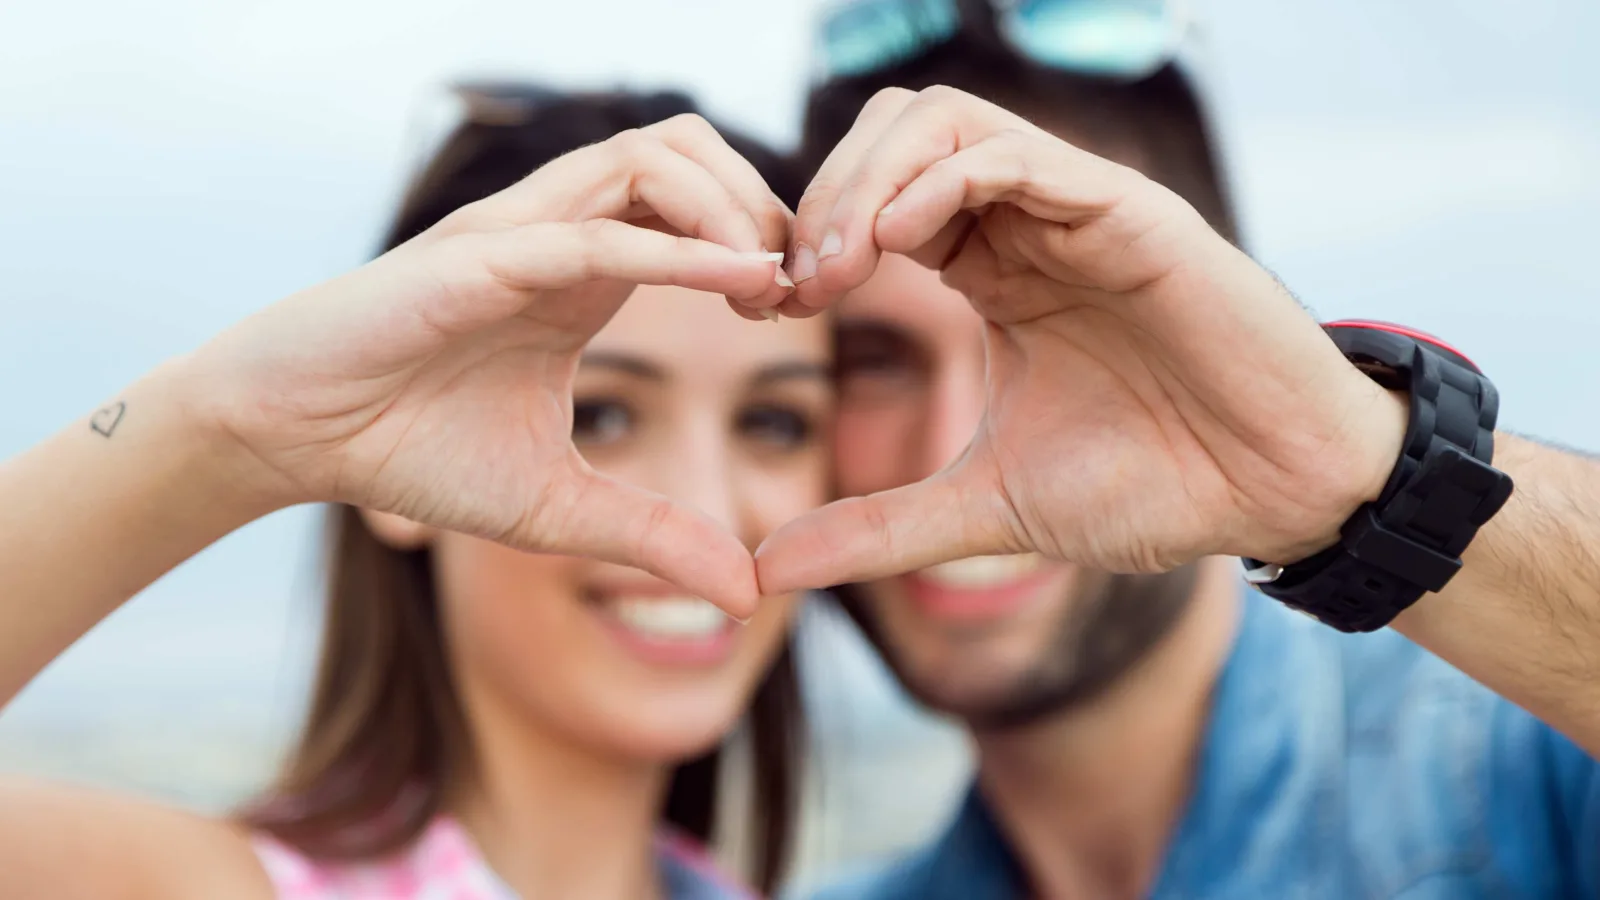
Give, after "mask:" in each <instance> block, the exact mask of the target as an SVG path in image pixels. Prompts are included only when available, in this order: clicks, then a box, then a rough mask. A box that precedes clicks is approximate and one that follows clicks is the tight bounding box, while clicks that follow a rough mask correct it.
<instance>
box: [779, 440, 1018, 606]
mask: <svg viewBox="0 0 1600 900" xmlns="http://www.w3.org/2000/svg"><path fill="white" fill-rule="evenodd" d="M1005 509H1006V506H1005V505H1004V503H1003V501H1002V498H1001V495H1000V493H999V491H997V490H995V489H994V488H993V486H992V485H991V484H989V483H987V480H985V479H980V478H978V477H976V476H975V475H974V474H973V469H972V467H971V466H970V465H961V466H958V467H956V468H953V469H947V470H945V471H944V472H941V473H940V474H938V475H935V476H933V477H932V478H929V479H928V480H926V481H920V482H917V483H916V484H910V485H906V486H905V487H900V488H895V489H894V490H891V491H884V492H882V493H878V494H870V495H868V496H865V497H853V498H851V499H848V500H839V501H836V502H833V503H830V504H828V505H827V506H824V507H822V508H821V509H817V510H813V511H812V512H810V513H807V514H806V515H804V516H801V517H800V518H798V519H795V520H794V521H792V522H789V523H788V524H786V525H784V526H783V527H782V528H779V529H778V530H777V531H775V532H773V533H772V534H771V535H770V536H769V537H768V538H767V539H766V541H764V542H763V543H762V544H761V546H760V547H759V548H758V549H757V550H756V554H755V558H756V577H757V580H758V581H759V582H760V585H761V590H762V592H763V593H764V594H783V593H789V592H791V591H796V590H803V589H807V588H822V587H830V586H832V585H836V584H846V583H849V582H853V581H868V580H871V579H874V578H883V577H886V576H889V575H898V574H900V573H902V572H910V571H914V570H916V569H922V568H926V567H928V566H931V565H935V564H937V563H942V562H948V561H950V560H952V559H964V558H966V557H969V556H987V555H991V554H1003V553H1015V552H1018V551H1020V550H1022V549H1025V548H1023V547H1020V546H1018V542H1017V540H1016V539H1015V538H1012V537H1010V535H1012V534H1014V533H1015V529H1012V528H1008V527H1006V525H1005V523H1006V522H1007V521H1008V520H1009V517H1008V515H1007V514H1006V513H1005Z"/></svg>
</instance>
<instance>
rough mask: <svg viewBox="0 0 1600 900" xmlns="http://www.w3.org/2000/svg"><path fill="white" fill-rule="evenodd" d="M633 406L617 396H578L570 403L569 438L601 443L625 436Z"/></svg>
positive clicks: (587, 443) (581, 441) (609, 442)
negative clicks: (597, 398) (570, 425)
mask: <svg viewBox="0 0 1600 900" xmlns="http://www.w3.org/2000/svg"><path fill="white" fill-rule="evenodd" d="M633 425H634V416H633V410H631V409H629V408H628V406H627V404H625V403H623V402H622V401H620V400H579V401H576V402H574V403H573V404H572V442H573V443H574V444H578V445H580V446H581V445H587V446H591V447H594V446H604V445H606V444H613V443H616V442H617V441H620V440H622V439H623V438H624V437H627V435H628V432H629V431H630V430H631V429H632V428H633Z"/></svg>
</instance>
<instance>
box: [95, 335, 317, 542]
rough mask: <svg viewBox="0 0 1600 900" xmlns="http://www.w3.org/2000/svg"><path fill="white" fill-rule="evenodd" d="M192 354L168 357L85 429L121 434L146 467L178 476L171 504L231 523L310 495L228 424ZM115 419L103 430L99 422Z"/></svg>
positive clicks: (99, 433)
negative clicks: (194, 506)
mask: <svg viewBox="0 0 1600 900" xmlns="http://www.w3.org/2000/svg"><path fill="white" fill-rule="evenodd" d="M191 359H192V358H191V357H188V356H182V357H177V358H174V359H171V360H168V361H167V362H165V363H163V364H162V365H161V366H159V367H157V368H156V369H154V370H153V371H151V372H150V373H149V374H147V375H146V376H145V377H144V378H142V379H140V380H139V381H137V382H135V383H134V384H133V385H132V386H130V387H129V388H128V390H127V391H126V392H125V394H124V395H122V396H119V397H117V398H115V399H113V400H112V401H111V402H110V403H109V404H108V405H107V406H105V407H102V408H101V409H100V410H98V411H97V412H96V413H95V414H94V415H93V416H91V418H90V422H89V431H90V433H91V436H93V437H97V438H102V439H104V440H107V441H110V442H113V443H114V442H117V441H119V440H122V441H125V442H126V444H127V449H128V452H129V454H130V455H134V456H139V457H143V458H144V464H145V465H147V469H146V471H148V472H149V473H150V474H152V475H155V476H157V477H158V478H159V477H160V476H161V475H163V474H165V475H168V476H172V477H175V478H176V479H177V481H176V483H174V484H172V485H170V486H168V488H167V489H168V490H170V491H171V492H172V498H171V499H172V502H173V503H175V504H178V505H187V504H189V503H191V502H197V503H202V504H203V505H204V506H205V507H207V509H208V518H215V519H218V520H223V521H225V520H234V521H233V523H232V524H233V527H238V526H240V525H244V524H246V523H248V522H250V521H253V520H254V519H257V518H260V517H262V516H265V515H267V514H269V513H272V512H275V511H277V510H279V509H283V508H285V507H289V506H293V505H295V504H297V503H302V502H306V501H308V500H310V499H312V498H310V497H304V496H301V492H300V491H298V490H297V487H296V485H295V484H294V482H293V481H292V480H291V479H289V478H287V477H286V476H285V475H283V474H282V473H281V472H279V471H277V470H276V469H273V468H272V467H271V466H270V465H268V464H267V463H266V462H265V461H263V460H262V459H261V458H260V457H259V456H257V455H256V454H255V453H254V452H253V451H251V449H250V447H249V446H248V444H246V443H245V442H244V441H243V440H241V439H240V438H239V437H238V435H236V434H235V433H234V432H233V431H232V430H231V429H230V428H229V427H228V425H227V420H226V418H225V417H223V416H221V415H219V414H218V412H219V410H220V409H221V406H222V404H221V403H219V402H218V401H217V399H216V397H215V396H214V395H213V393H212V392H213V391H215V390H216V388H217V385H216V384H215V383H214V379H211V378H209V377H208V376H206V375H205V374H203V373H200V372H198V371H195V370H194V369H193V367H192V366H191ZM116 420H121V421H119V422H117V425H116V427H115V429H114V430H113V431H112V433H111V434H106V433H105V431H104V428H103V426H104V425H106V424H108V423H110V422H112V421H116ZM137 464H139V463H136V465H137ZM158 490H160V488H158Z"/></svg>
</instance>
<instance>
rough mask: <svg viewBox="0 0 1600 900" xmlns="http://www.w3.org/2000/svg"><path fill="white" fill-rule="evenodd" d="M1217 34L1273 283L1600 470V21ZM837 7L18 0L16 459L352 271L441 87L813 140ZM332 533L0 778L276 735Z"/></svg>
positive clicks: (16, 720) (78, 689) (2, 750)
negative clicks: (1446, 376) (127, 387)
mask: <svg viewBox="0 0 1600 900" xmlns="http://www.w3.org/2000/svg"><path fill="white" fill-rule="evenodd" d="M1198 6H1199V8H1200V10H1201V12H1202V15H1203V16H1204V17H1205V19H1206V29H1205V33H1206V39H1207V45H1208V48H1209V57H1210V59H1211V61H1212V65H1211V67H1210V69H1209V72H1208V77H1209V82H1210V84H1211V85H1212V87H1213V88H1214V92H1213V96H1214V102H1215V105H1216V107H1217V109H1219V110H1220V111H1221V113H1222V122H1223V128H1224V133H1225V137H1226V143H1227V146H1228V148H1229V150H1230V162H1231V164H1232V165H1231V169H1232V175H1233V178H1234V180H1235V185H1236V187H1237V189H1238V192H1239V195H1240V198H1241V205H1242V208H1243V213H1244V218H1245V223H1246V230H1247V235H1248V239H1249V243H1250V246H1251V249H1252V250H1253V251H1254V252H1255V253H1256V255H1257V256H1258V257H1259V258H1260V259H1262V260H1263V262H1264V263H1265V264H1267V265H1268V266H1269V267H1271V268H1272V269H1273V270H1274V271H1276V272H1277V273H1278V274H1279V275H1280V276H1281V277H1282V278H1283V279H1284V280H1285V281H1286V282H1287V283H1288V284H1290V285H1291V286H1292V287H1293V288H1294V289H1295V290H1296V291H1297V293H1299V294H1300V296H1301V297H1302V299H1304V300H1305V301H1306V302H1307V303H1309V304H1311V305H1312V306H1313V307H1315V308H1316V309H1317V311H1318V312H1319V313H1320V314H1321V315H1323V316H1324V317H1326V318H1334V317H1341V316H1348V315H1361V316H1370V317H1378V318H1390V319H1396V320H1400V321H1405V322H1408V323H1410V324H1412V325H1415V326H1418V327H1421V328H1424V329H1426V330H1430V331H1433V332H1435V333H1438V334H1441V335H1443V336H1446V337H1448V338H1449V339H1450V340H1452V341H1453V342H1454V343H1456V344H1457V345H1458V346H1461V347H1463V348H1465V349H1466V350H1467V351H1468V352H1469V353H1470V354H1471V355H1472V356H1473V357H1474V358H1475V359H1476V360H1477V361H1478V362H1479V363H1480V364H1481V365H1482V366H1483V367H1484V368H1485V369H1486V370H1487V371H1488V372H1489V373H1490V374H1491V375H1492V376H1493V377H1494V378H1495V380H1496V381H1497V382H1498V383H1499V385H1500V386H1501V392H1502V397H1503V410H1504V413H1503V417H1502V422H1503V423H1504V424H1505V425H1507V426H1509V427H1511V428H1513V429H1518V430H1523V431H1528V432H1532V433H1536V434H1540V435H1547V436H1551V437H1557V438H1560V439H1562V440H1564V441H1565V442H1568V443H1571V444H1576V445H1579V446H1584V447H1589V448H1600V419H1597V418H1596V417H1595V416H1594V415H1593V414H1592V412H1591V411H1592V410H1593V409H1594V408H1595V397H1596V394H1597V389H1600V354H1597V353H1595V352H1593V349H1592V348H1593V345H1594V342H1595V340H1596V334H1597V333H1600V312H1597V311H1596V310H1597V308H1600V274H1597V269H1596V259H1597V256H1596V249H1595V247H1596V244H1597V243H1600V225H1597V222H1596V210H1600V57H1597V56H1596V54H1595V53H1594V52H1593V47H1594V46H1595V44H1596V42H1597V40H1600V4H1596V3H1594V2H1592V0H1529V2H1522V3H1517V4H1512V3H1510V2H1507V0H1406V2H1394V0H1346V2H1340V3H1320V4H1314V3H1303V2H1296V3H1284V2H1281V0H1212V2H1209V3H1208V2H1205V0H1200V2H1199V4H1198ZM811 11H812V4H811V3H810V2H806V0H795V2H756V0H706V2H687V0H677V2H667V0H626V2H602V0H589V2H584V3H549V2H533V0H523V2H515V3H513V2H504V0H457V2H451V3H438V2H418V0H382V2H377V0H344V2H331V0H276V2H271V3H268V2H259V0H256V2H244V0H228V2H218V0H145V2H140V3H122V2H110V0H66V2H55V3H38V2H35V3H24V2H21V0H13V2H8V3H0V404H3V405H0V409H3V414H0V457H3V456H9V455H11V454H12V453H15V452H18V451H20V450H22V449H23V448H25V447H27V446H28V445H30V444H32V443H33V442H35V441H38V440H40V439H42V438H43V437H45V436H46V435H47V434H49V433H50V432H52V431H54V430H55V429H57V428H59V427H61V426H62V425H64V424H65V423H67V422H69V421H71V420H73V419H74V418H76V417H78V416H80V415H82V414H83V413H84V412H85V411H86V410H89V409H92V408H94V407H95V406H96V405H98V404H99V403H100V402H101V401H102V399H103V398H106V397H108V396H110V395H112V394H114V393H115V392H116V391H117V390H118V389H119V388H120V387H121V386H122V385H124V384H126V383H128V382H129V381H131V380H133V379H134V378H136V377H138V375H139V374H141V373H142V372H144V371H145V370H147V369H148V368H150V367H151V366H153V365H154V364H156V363H157V362H159V361H160V360H161V359H163V358H165V357H167V356H169V355H172V354H175V353H179V352H182V351H184V350H186V349H189V348H191V347H194V346H196V345H197V344H199V343H201V342H203V341H204V340H205V339H206V337H207V336H209V335H211V334H213V333H214V332H216V331H218V330H219V329H221V328H222V327H224V326H226V325H227V324H229V323H231V322H233V321H235V320H236V319H238V318H240V317H242V316H244V315H245V314H247V313H248V312H250V311H252V310H255V309H257V308H259V307H261V306H263V305H265V304H267V303H270V302H271V301H273V300H274V299H276V298H278V297H281V296H283V295H284V294H287V293H289V292H292V291H293V290H295V289H297V288H299V287H303V286H305V285H308V284H311V283H314V282H316V281H319V280H321V279H324V278H327V277H329V276H332V275H334V274H336V273H338V272H339V271H341V270H343V269H346V268H349V267H352V266H354V265H356V264H358V263H359V262H361V261H362V260H363V258H364V257H365V255H366V254H367V253H368V252H369V251H370V250H371V249H372V247H373V245H374V242H375V241H376V240H377V238H378V234H379V231H380V229H381V227H382V224H383V222H384V220H385V217H386V215H387V211H388V210H389V207H390V205H391V204H392V203H393V202H394V200H395V196H396V191H397V189H398V187H399V185H400V183H401V181H402V179H403V178H404V176H405V173H406V171H407V168H408V166H409V165H410V163H411V161H412V159H413V157H414V156H415V152H416V148H417V147H418V145H419V142H420V141H421V140H422V139H423V137H424V134H425V132H426V131H427V128H426V123H427V122H428V121H431V120H433V119H436V118H437V116H436V115H430V111H431V112H432V113H437V112H438V105H437V104H436V103H434V104H430V103H428V102H427V98H428V97H429V96H430V94H429V92H428V90H427V88H428V86H429V85H433V84H436V83H437V82H439V81H440V80H441V79H445V78H450V77H456V76H461V75H526V76H530V77H537V78H541V79H551V80H558V81H559V82H561V83H564V84H573V83H582V84H587V85H609V84H626V85H630V86H660V85H663V84H672V85H678V86H683V87H686V88H688V89H690V90H691V91H692V92H693V93H695V94H696V95H698V96H699V97H700V98H701V99H702V101H703V102H704V103H705V105H706V106H707V107H708V109H709V110H710V111H711V112H712V113H713V114H715V115H717V116H719V117H721V118H723V119H725V120H727V121H730V122H734V123H737V124H740V125H742V126H744V127H745V128H746V129H748V130H749V131H751V132H753V133H755V134H757V135H759V136H763V137H766V138H768V139H770V140H773V141H775V142H778V143H780V144H787V143H788V142H790V141H792V140H793V138H794V136H795V132H796V128H797V118H798V112H799V104H800V100H801V97H802V94H803V91H804V88H805V80H806V72H807V65H808V30H807V25H808V21H809V17H810V14H811ZM0 502H4V501H3V498H0ZM312 522H313V516H312V514H311V512H310V511H307V510H294V511H290V512H287V513H284V514H281V515H277V516H274V517H272V518H270V519H268V520H265V521H262V522H259V523H257V524H255V525H252V526H250V527H248V528H246V529H244V530H243V531H241V532H240V533H238V534H236V535H234V536H233V537H230V538H229V539H227V540H226V541H224V542H223V543H221V544H220V545H218V546H217V547H215V548H213V549H212V550H210V551H207V552H206V553H205V554H203V555H202V556H201V557H199V558H197V559H196V560H194V561H193V562H191V563H190V564H188V565H186V566H185V567H183V568H182V569H180V570H179V571H178V572H176V573H174V574H173V575H172V576H170V577H169V578H167V579H165V580H164V581H162V582H161V583H159V584H158V585H156V586H155V587H154V588H152V589H151V590H150V591H149V592H147V594H146V595H145V596H143V597H141V598H139V599H138V600H137V601H136V602H135V603H133V604H132V605H130V606H129V607H127V608H126V609H124V610H123V611H122V612H119V613H118V614H116V615H115V616H113V617H112V619H111V620H109V621H108V622H107V623H106V624H105V625H104V626H103V627H101V628H100V629H98V630H97V631H96V632H94V633H93V634H92V635H91V636H90V637H89V638H87V639H86V640H85V641H84V642H83V643H82V644H81V645H80V646H79V647H77V648H75V649H74V650H73V651H72V652H71V653H69V654H68V656H67V657H66V658H65V659H63V660H62V661H61V662H60V663H59V664H57V665H56V666H55V667H53V668H52V669H51V670H50V671H49V672H48V673H46V675H45V676H44V677H42V678H41V679H40V680H39V681H38V682H37V683H36V684H35V685H34V686H33V687H32V688H31V689H30V690H29V691H28V693H26V694H25V695H24V696H23V697H22V698H21V699H20V700H19V701H18V702H17V703H16V704H15V705H14V706H13V708H12V709H11V710H9V711H8V712H7V713H6V715H5V716H4V717H0V764H5V763H6V761H7V760H11V761H12V763H11V764H13V765H26V766H35V767H39V768H46V769H48V768H62V769H68V770H73V771H76V770H77V769H90V770H95V771H94V774H96V775H97V777H103V778H105V779H107V780H119V779H120V780H124V781H129V782H135V783H147V784H159V785H161V786H163V787H164V788H165V789H166V790H168V791H169V793H177V794H182V793H183V790H182V788H181V787H176V788H175V787H173V786H172V784H171V782H172V780H173V778H172V776H173V774H174V771H173V770H174V769H175V768H176V767H177V766H178V764H177V763H176V762H175V761H174V760H175V759H176V757H174V756H173V750H172V747H173V745H174V742H181V741H187V740H190V739H191V738H190V737H188V736H189V735H193V734H202V733H217V732H227V731H229V730H230V729H231V730H232V731H233V732H237V733H238V734H240V735H244V736H248V735H256V734H260V733H264V730H266V729H274V728H277V729H279V731H278V733H280V734H281V727H280V726H281V723H282V722H283V721H284V720H285V718H286V717H287V716H290V715H292V714H293V713H294V711H295V710H296V709H297V697H298V693H299V691H300V686H301V684H302V683H303V681H302V675H303V672H304V665H305V661H306V659H307V658H308V657H309V653H310V650H311V646H312V645H311V639H312V635H311V633H310V631H309V630H308V622H309V621H310V616H311V614H312V611H313V610H314V603H315V597H316V581H315V574H314V570H313V565H312V553H311V551H312V549H313V547H314V538H313V536H312V532H311V528H310V526H311V524H312ZM84 564H85V565H93V564H94V561H93V560H85V561H84ZM6 599H8V600H9V599H11V598H6ZM47 599H48V598H39V600H40V602H45V601H47ZM64 729H68V730H71V732H70V733H81V734H83V735H86V736H87V737H86V738H85V740H84V741H83V743H84V745H85V749H84V750H83V752H84V753H86V754H87V753H89V752H90V749H91V748H96V746H97V743H98V741H100V740H101V739H103V737H104V736H105V735H107V734H112V733H115V734H116V735H117V738H116V740H118V741H123V743H121V744H119V745H118V746H117V747H116V750H117V751H118V752H117V753H116V754H110V753H109V751H107V750H106V749H105V748H103V747H99V748H98V749H99V750H100V751H101V752H100V753H99V754H98V755H93V756H92V757H85V759H84V760H81V761H80V762H79V763H75V764H72V763H60V761H59V760H56V759H55V758H54V757H52V758H51V760H49V761H45V762H41V761H40V757H39V753H41V752H43V751H40V750H39V749H38V748H40V747H50V748H55V747H57V746H58V744H56V743H51V742H50V741H49V740H47V738H48V736H50V735H59V734H61V733H63V730H64ZM124 735H126V736H127V737H126V738H125V737H124ZM49 752H50V753H54V752H55V750H54V749H51V750H50V751H49ZM18 760H21V762H17V761H18ZM58 763H59V765H58ZM183 765H190V763H188V762H185V763H183ZM193 765H195V766H204V765H207V763H194V764H193ZM74 766H76V767H77V768H76V769H75V768H74ZM96 767H99V768H98V769H96ZM223 769H225V767H223ZM153 773H154V774H153ZM178 774H187V775H188V777H190V778H192V779H196V780H203V779H202V778H201V776H202V775H203V774H204V773H203V772H202V771H201V770H200V769H194V770H191V771H189V772H187V773H183V772H181V771H180V772H179V773H178ZM212 775H214V778H215V779H216V780H218V781H219V782H228V779H229V778H230V777H233V776H232V775H230V774H229V773H228V772H227V771H223V770H222V769H219V770H218V771H217V772H215V773H212Z"/></svg>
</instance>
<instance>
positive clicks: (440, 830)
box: [253, 816, 755, 900]
mask: <svg viewBox="0 0 1600 900" xmlns="http://www.w3.org/2000/svg"><path fill="white" fill-rule="evenodd" d="M253 843H254V845H255V850H256V855H257V856H258V857H259V858H260V859H261V864H262V866H263V867H264V868H265V869H266V870H267V877H268V878H270V879H271V880H272V883H273V885H274V886H275V887H276V888H277V892H278V896H279V897H281V898H283V900H377V898H383V900H532V898H519V897H518V896H517V894H516V892H515V891H513V890H511V888H510V887H509V886H507V885H506V883H505V882H503V881H501V880H500V878H499V876H497V875H495V873H494V870H492V869H490V868H489V865H488V863H486V862H484V859H483V856H482V855H481V854H480V853H479V852H478V847H477V845H476V844H474V843H473V842H472V838H471V837H470V836H469V835H468V834H467V832H466V830H465V829H463V828H462V827H461V826H460V825H459V824H458V823H457V822H456V821H455V820H454V819H451V818H449V817H446V816H441V817H440V818H437V819H435V820H434V821H433V824H431V825H429V826H428V828H427V830H426V831H424V832H423V833H422V836H421V837H419V838H417V840H416V841H415V842H414V843H412V845H411V846H410V848H408V849H407V850H406V851H405V852H404V853H401V854H398V855H396V856H392V857H389V858H386V859H383V860H375V861H371V862H359V863H327V862H321V861H318V860H313V859H310V858H308V857H306V856H305V855H304V854H302V853H300V852H299V851H298V850H295V849H294V848H293V847H290V846H288V845H286V844H283V843H282V842H280V841H277V840H275V839H273V838H272V837H270V836H267V835H264V834H257V835H256V836H255V837H254V838H253ZM656 857H657V859H658V860H660V869H661V878H662V887H663V888H664V889H665V892H666V895H667V896H668V897H670V898H672V900H754V897H755V895H754V894H752V893H750V892H749V891H747V890H745V889H743V888H740V887H738V886H737V885H736V884H735V883H734V882H733V881H732V880H730V879H729V878H728V877H727V876H725V875H723V874H722V873H721V872H720V871H718V869H717V868H716V866H715V864H714V863H712V861H711V859H710V857H709V856H707V855H706V853H705V851H704V850H702V849H701V848H700V847H699V846H698V845H696V844H694V843H693V842H692V841H687V840H684V839H682V838H679V837H676V836H673V835H663V836H662V837H661V838H660V839H659V840H658V841H657V842H656Z"/></svg>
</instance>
